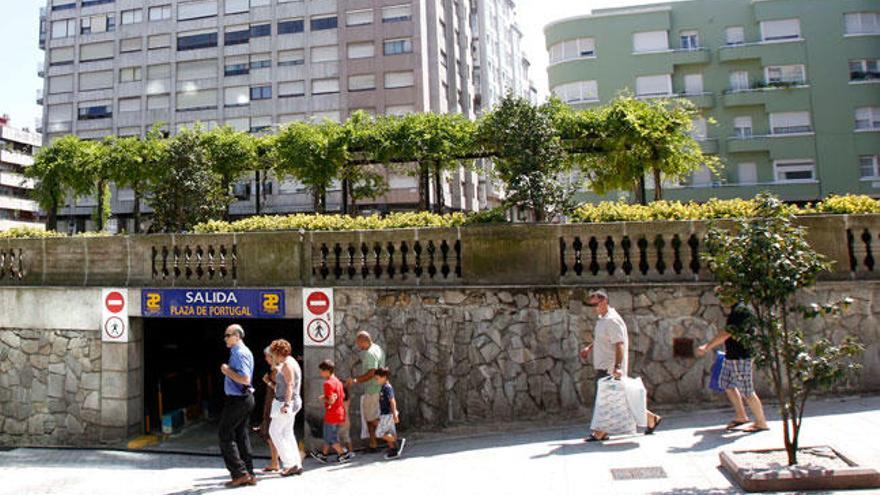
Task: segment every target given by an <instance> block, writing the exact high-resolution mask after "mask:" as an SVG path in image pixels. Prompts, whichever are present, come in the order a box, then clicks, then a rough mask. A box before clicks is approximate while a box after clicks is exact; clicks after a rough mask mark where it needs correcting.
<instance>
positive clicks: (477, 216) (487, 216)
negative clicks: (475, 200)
mask: <svg viewBox="0 0 880 495" xmlns="http://www.w3.org/2000/svg"><path fill="white" fill-rule="evenodd" d="M492 223H499V224H500V223H510V220H508V219H507V208H505V207H503V206H499V207H497V208H492V209H490V210H483V211H479V212H477V213H472V214H470V215H468V216H467V217H466V218H465V221H464V224H465V225H477V224H492Z"/></svg>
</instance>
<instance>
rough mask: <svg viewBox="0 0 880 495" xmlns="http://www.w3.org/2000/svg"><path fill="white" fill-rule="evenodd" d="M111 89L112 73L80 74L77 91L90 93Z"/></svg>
mask: <svg viewBox="0 0 880 495" xmlns="http://www.w3.org/2000/svg"><path fill="white" fill-rule="evenodd" d="M112 87H113V71H112V70H102V71H96V72H80V74H79V88H77V89H79V91H92V90H95V89H107V88H112Z"/></svg>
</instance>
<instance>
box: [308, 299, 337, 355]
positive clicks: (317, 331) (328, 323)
mask: <svg viewBox="0 0 880 495" xmlns="http://www.w3.org/2000/svg"><path fill="white" fill-rule="evenodd" d="M334 333H335V331H334V325H333V289H303V343H304V344H305V345H306V346H309V347H333V345H334V336H333V335H334Z"/></svg>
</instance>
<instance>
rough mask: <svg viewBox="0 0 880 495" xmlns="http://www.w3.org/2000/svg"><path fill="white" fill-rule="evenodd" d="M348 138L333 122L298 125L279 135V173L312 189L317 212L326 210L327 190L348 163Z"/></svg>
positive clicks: (299, 123)
mask: <svg viewBox="0 0 880 495" xmlns="http://www.w3.org/2000/svg"><path fill="white" fill-rule="evenodd" d="M345 137H346V135H345V132H344V131H343V128H342V126H341V125H339V124H338V123H336V122H332V121H329V120H325V121H323V122H321V123H318V124H313V123H306V122H294V123H292V124H290V125H288V126H286V127H284V128H283V129H282V130H281V132H280V133H279V134H278V141H277V152H278V158H277V162H276V166H275V172H276V174H277V175H278V177H279V178H282V177H293V178H295V179H297V180H298V181H300V182H301V183H302V184H303V185H305V186H306V187H308V188H309V190H310V191H311V192H312V197H313V203H314V208H315V212H317V213H324V212H325V211H326V208H327V190H328V189H330V187H331V186H332V184H333V181H334V180H335V179H336V178H337V177H338V176H339V170H340V168H341V167H342V165H343V164H344V163H345V162H346V161H347V160H348V149H347V145H346V139H345Z"/></svg>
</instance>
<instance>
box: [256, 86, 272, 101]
mask: <svg viewBox="0 0 880 495" xmlns="http://www.w3.org/2000/svg"><path fill="white" fill-rule="evenodd" d="M271 99H272V85H271V84H270V85H267V86H253V87H251V101H253V100H271Z"/></svg>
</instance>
